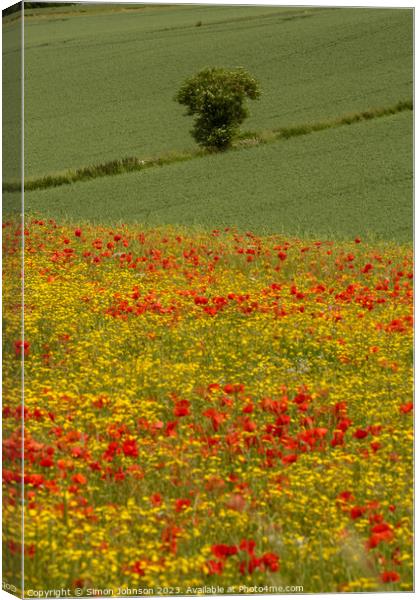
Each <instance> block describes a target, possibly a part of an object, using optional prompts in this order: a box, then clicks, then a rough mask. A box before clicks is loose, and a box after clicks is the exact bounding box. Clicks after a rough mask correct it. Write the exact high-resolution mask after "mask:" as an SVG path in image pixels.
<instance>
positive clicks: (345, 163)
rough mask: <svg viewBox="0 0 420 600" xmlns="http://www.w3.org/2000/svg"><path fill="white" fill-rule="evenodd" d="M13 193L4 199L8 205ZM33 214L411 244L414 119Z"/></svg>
mask: <svg viewBox="0 0 420 600" xmlns="http://www.w3.org/2000/svg"><path fill="white" fill-rule="evenodd" d="M15 199H16V194H4V204H5V206H7V205H10V204H11V203H12V202H14V201H15ZM25 206H26V210H27V211H28V212H29V213H34V212H36V213H42V214H43V215H50V216H53V217H55V218H57V219H71V220H72V221H78V220H85V219H87V220H90V221H93V222H96V223H101V222H105V223H113V222H114V223H115V221H122V222H138V223H141V224H147V225H156V224H166V223H174V224H182V225H189V226H200V227H206V228H215V227H224V226H235V225H236V226H238V227H239V228H240V229H241V230H246V229H252V230H253V231H255V232H257V233H258V232H259V233H264V232H278V233H279V232H284V233H287V234H288V235H301V236H319V237H324V238H325V237H332V238H345V237H349V236H356V235H362V236H364V237H366V236H369V237H376V238H380V239H394V240H399V241H409V240H410V239H411V237H412V113H411V112H402V113H399V114H396V115H393V116H389V117H387V118H384V119H375V120H368V121H363V122H358V123H355V124H353V125H351V126H349V127H340V128H334V129H326V130H324V131H320V132H318V133H316V134H311V135H305V136H300V137H294V138H290V139H289V140H288V142H287V143H281V142H280V141H279V142H276V143H272V144H266V145H259V146H256V147H251V148H249V149H246V150H243V151H239V152H230V153H227V154H226V153H224V154H215V155H209V156H206V157H203V158H201V159H200V160H192V161H187V162H183V163H177V164H172V165H167V166H164V167H162V168H154V169H147V170H145V171H142V172H138V173H130V174H127V173H126V174H123V175H116V176H114V177H106V178H102V179H95V180H92V181H87V182H79V183H74V184H72V185H70V186H63V187H60V188H51V189H46V190H39V191H34V192H31V193H28V194H26V195H25Z"/></svg>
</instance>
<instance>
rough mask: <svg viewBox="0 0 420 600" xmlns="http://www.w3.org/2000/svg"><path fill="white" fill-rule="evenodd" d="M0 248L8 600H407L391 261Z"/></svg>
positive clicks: (351, 249) (36, 235)
mask: <svg viewBox="0 0 420 600" xmlns="http://www.w3.org/2000/svg"><path fill="white" fill-rule="evenodd" d="M22 237H23V239H24V244H25V252H24V257H25V296H24V312H25V335H24V339H22V334H21V331H20V306H19V301H18V294H16V290H18V288H19V281H18V280H17V277H16V274H17V273H19V269H20V264H19V263H20V252H19V245H20V243H21V241H22ZM3 239H4V242H5V267H6V271H8V272H9V274H12V273H14V277H13V276H11V277H10V278H9V279H7V280H6V283H5V286H6V291H5V313H6V326H5V350H4V356H5V367H4V369H5V371H4V379H5V381H8V382H9V383H8V384H7V385H6V387H5V398H4V405H3V406H4V407H3V417H4V444H5V445H4V451H3V455H4V461H5V464H4V486H5V488H4V498H5V503H4V505H5V512H4V514H5V523H4V527H5V531H4V537H5V540H6V541H5V543H6V548H7V552H8V556H9V558H8V561H7V562H6V566H5V573H4V575H5V579H6V581H7V580H10V581H11V580H13V574H14V573H16V572H17V570H18V568H19V564H20V561H21V558H22V557H21V552H22V551H23V552H24V555H25V587H26V589H32V590H42V589H59V588H68V589H70V590H71V591H72V593H74V590H75V589H76V588H79V589H80V590H82V594H83V595H91V592H92V590H93V591H94V590H102V591H103V592H104V590H105V592H104V593H103V595H104V594H105V595H118V594H121V593H128V590H131V591H133V590H134V591H135V590H137V591H138V593H145V594H146V593H148V594H150V593H155V594H159V593H160V594H163V593H174V594H176V593H193V591H194V589H198V588H202V589H203V590H204V592H205V591H206V586H210V587H211V586H223V588H224V591H229V590H230V591H232V590H234V589H235V586H236V588H238V587H239V586H241V585H243V586H265V585H267V586H272V589H273V590H281V589H284V588H286V586H302V590H303V591H304V592H332V591H374V590H375V591H377V590H381V589H386V590H410V589H412V539H411V534H412V481H411V475H412V465H411V460H412V407H413V405H412V256H411V251H410V248H409V247H401V246H397V245H393V244H390V243H389V244H384V243H376V244H368V243H365V242H364V241H363V240H362V241H361V240H359V239H356V240H353V241H348V242H337V241H336V242H331V241H317V240H311V241H307V240H306V241H303V240H299V239H285V238H284V237H280V236H256V235H253V234H252V233H250V232H248V233H238V232H237V231H235V230H224V231H213V232H202V231H192V230H186V229H181V228H168V227H166V228H161V229H158V228H156V229H140V228H138V227H135V226H118V227H106V226H101V227H100V226H93V225H87V224H85V225H80V226H70V225H65V226H61V225H60V226H59V225H57V224H56V223H55V222H54V221H52V220H42V219H32V220H30V221H29V222H28V223H27V225H26V229H25V230H24V231H20V230H19V227H18V225H16V223H13V222H10V223H6V224H5V227H4V230H3ZM13 286H14V287H13ZM12 288H13V289H12ZM22 366H24V375H25V384H24V385H25V387H24V392H25V406H24V411H23V414H24V419H25V428H24V436H23V439H22V431H21V418H22V409H21V407H20V405H19V398H20V390H19V385H20V373H21V369H22ZM22 452H23V458H24V477H23V480H24V484H25V486H24V496H25V504H24V522H25V531H24V548H23V549H22V548H21V547H20V533H19V530H18V528H17V527H16V519H17V518H18V516H19V510H20V508H19V506H20V505H19V494H20V491H19V490H20V486H21V482H22V473H21V459H22ZM139 590H140V592H139ZM147 590H148V591H147Z"/></svg>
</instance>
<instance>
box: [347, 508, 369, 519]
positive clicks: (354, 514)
mask: <svg viewBox="0 0 420 600" xmlns="http://www.w3.org/2000/svg"><path fill="white" fill-rule="evenodd" d="M365 511H366V509H365V508H364V506H353V508H352V509H351V511H350V516H351V518H352V519H358V518H359V517H361V516H362V515H363V513H364V512H365Z"/></svg>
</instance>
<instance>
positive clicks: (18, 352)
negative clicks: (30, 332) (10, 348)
mask: <svg viewBox="0 0 420 600" xmlns="http://www.w3.org/2000/svg"><path fill="white" fill-rule="evenodd" d="M14 346H15V354H16V356H17V357H18V358H21V357H22V348H23V355H24V356H28V354H29V348H30V343H29V342H28V341H26V340H24V341H23V340H17V341H16V342H15V343H14Z"/></svg>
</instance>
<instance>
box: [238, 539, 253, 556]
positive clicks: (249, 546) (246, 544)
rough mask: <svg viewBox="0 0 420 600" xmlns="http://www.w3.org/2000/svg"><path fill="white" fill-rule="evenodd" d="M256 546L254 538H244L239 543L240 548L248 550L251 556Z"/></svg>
mask: <svg viewBox="0 0 420 600" xmlns="http://www.w3.org/2000/svg"><path fill="white" fill-rule="evenodd" d="M255 546H256V544H255V542H254V540H242V541H241V543H240V544H239V548H240V550H244V551H245V552H248V554H249V555H250V556H251V555H252V554H254V550H255Z"/></svg>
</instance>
